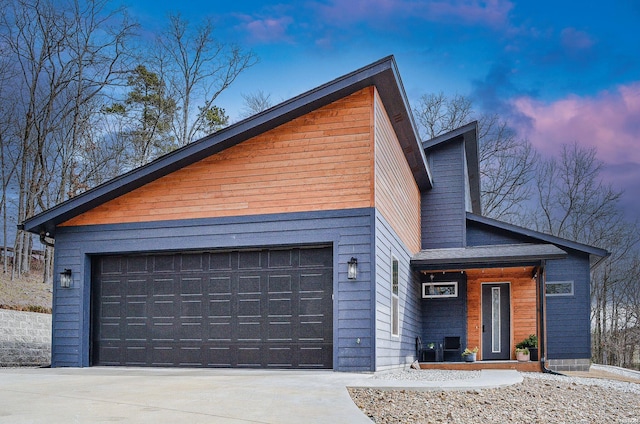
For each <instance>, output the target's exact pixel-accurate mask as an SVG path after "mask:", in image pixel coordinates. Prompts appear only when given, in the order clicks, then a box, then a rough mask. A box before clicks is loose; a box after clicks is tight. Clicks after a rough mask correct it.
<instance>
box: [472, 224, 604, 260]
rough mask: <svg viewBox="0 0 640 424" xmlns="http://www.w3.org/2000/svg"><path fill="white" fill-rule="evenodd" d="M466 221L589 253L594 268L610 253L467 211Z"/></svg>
mask: <svg viewBox="0 0 640 424" xmlns="http://www.w3.org/2000/svg"><path fill="white" fill-rule="evenodd" d="M467 222H476V223H479V224H483V225H487V226H490V227H493V228H497V229H500V230H504V231H508V232H511V233H514V234H517V235H521V236H525V237H528V238H531V239H534V240H537V241H541V242H544V243H551V244H553V245H555V246H558V247H560V248H562V249H571V250H575V251H578V252H582V253H586V254H588V255H589V262H590V263H591V268H595V267H596V266H597V265H598V264H599V263H600V262H601V261H602V260H603V259H605V258H607V257H608V256H609V255H610V253H609V252H608V251H607V250H605V249H601V248H599V247H594V246H590V245H588V244H583V243H578V242H575V241H571V240H567V239H564V238H561V237H557V236H553V235H551V234H545V233H541V232H539V231H534V230H530V229H528V228H523V227H518V226H517V225H513V224H507V223H506V222H502V221H498V220H496V219H491V218H487V217H484V216H480V215H476V214H472V213H467Z"/></svg>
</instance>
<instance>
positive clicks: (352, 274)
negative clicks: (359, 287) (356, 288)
mask: <svg viewBox="0 0 640 424" xmlns="http://www.w3.org/2000/svg"><path fill="white" fill-rule="evenodd" d="M357 276H358V260H357V259H356V258H351V260H350V261H349V262H347V278H348V279H349V280H355V279H356V277H357Z"/></svg>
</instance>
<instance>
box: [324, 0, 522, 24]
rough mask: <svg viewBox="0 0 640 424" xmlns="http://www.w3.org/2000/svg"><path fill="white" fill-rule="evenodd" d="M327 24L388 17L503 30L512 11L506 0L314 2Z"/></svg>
mask: <svg viewBox="0 0 640 424" xmlns="http://www.w3.org/2000/svg"><path fill="white" fill-rule="evenodd" d="M315 6H316V7H317V8H318V10H319V11H320V13H321V14H322V15H323V17H324V18H325V19H327V20H328V22H334V23H336V22H342V23H350V22H356V21H363V20H369V21H371V20H385V21H387V22H388V21H389V17H392V16H395V17H398V18H407V17H413V18H418V19H423V20H425V21H428V22H435V21H438V22H443V21H445V22H447V21H448V22H455V23H456V24H460V23H462V24H474V25H477V24H480V25H483V26H489V27H504V26H506V25H507V24H508V15H509V12H510V11H511V9H512V8H513V3H512V2H511V1H509V0H439V1H414V0H350V1H341V0H333V1H330V2H328V3H316V4H315Z"/></svg>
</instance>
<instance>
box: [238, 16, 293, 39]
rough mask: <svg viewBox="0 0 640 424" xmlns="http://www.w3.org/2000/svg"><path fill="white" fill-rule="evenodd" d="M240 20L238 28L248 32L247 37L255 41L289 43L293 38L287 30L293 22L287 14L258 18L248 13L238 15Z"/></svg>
mask: <svg viewBox="0 0 640 424" xmlns="http://www.w3.org/2000/svg"><path fill="white" fill-rule="evenodd" d="M239 19H240V21H241V23H240V25H239V26H238V28H239V29H240V30H242V31H245V32H246V33H247V34H248V37H249V39H250V40H251V41H252V42H255V43H263V44H271V43H279V42H285V43H291V42H293V39H292V38H291V37H290V36H289V35H288V33H287V31H288V29H289V27H290V26H291V24H292V23H293V18H291V17H289V16H280V17H268V18H266V17H265V18H258V17H253V16H249V15H240V16H239Z"/></svg>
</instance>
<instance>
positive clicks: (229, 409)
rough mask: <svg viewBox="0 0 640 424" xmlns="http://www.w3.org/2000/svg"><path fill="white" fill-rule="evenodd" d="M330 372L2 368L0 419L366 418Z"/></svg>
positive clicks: (347, 381) (350, 379)
mask: <svg viewBox="0 0 640 424" xmlns="http://www.w3.org/2000/svg"><path fill="white" fill-rule="evenodd" d="M370 377H371V375H366V374H350V373H349V374H347V373H337V372H333V371H282V370H277V371H264V370H227V369H225V370H212V369H146V368H145V369H140V368H102V367H98V368H73V369H71V368H56V369H20V368H13V369H1V368H0V423H64V424H69V423H90V422H127V423H154V424H161V423H186V422H188V423H233V424H238V423H278V424H280V423H296V424H298V423H331V424H336V423H352V424H357V423H367V424H371V421H370V420H369V419H368V418H367V417H366V416H365V415H364V414H363V413H362V412H361V411H360V410H359V409H358V408H357V407H356V406H355V405H354V403H353V402H352V401H351V398H350V397H349V394H348V392H347V390H346V386H348V385H358V383H360V382H363V381H364V380H367V379H369V378H370Z"/></svg>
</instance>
